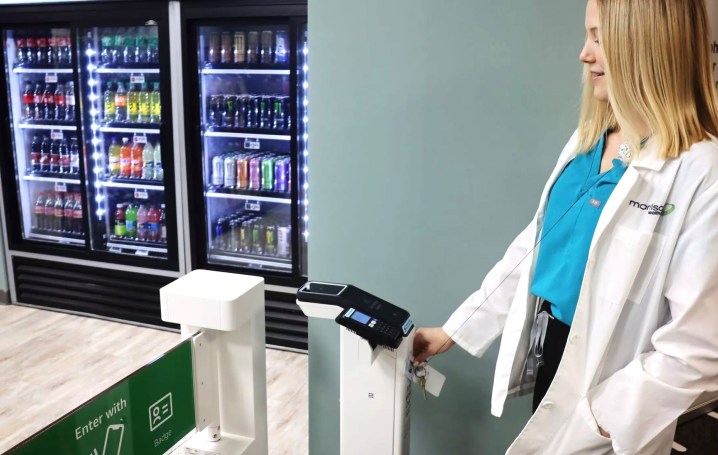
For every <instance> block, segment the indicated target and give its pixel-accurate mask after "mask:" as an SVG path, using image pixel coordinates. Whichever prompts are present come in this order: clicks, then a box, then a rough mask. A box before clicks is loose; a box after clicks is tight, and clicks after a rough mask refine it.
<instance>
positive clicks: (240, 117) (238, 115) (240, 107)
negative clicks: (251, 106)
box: [234, 96, 249, 128]
mask: <svg viewBox="0 0 718 455" xmlns="http://www.w3.org/2000/svg"><path fill="white" fill-rule="evenodd" d="M248 98H249V97H247V96H238V97H237V102H236V105H237V110H236V112H235V114H234V126H235V127H236V128H245V127H246V126H247V109H248Z"/></svg>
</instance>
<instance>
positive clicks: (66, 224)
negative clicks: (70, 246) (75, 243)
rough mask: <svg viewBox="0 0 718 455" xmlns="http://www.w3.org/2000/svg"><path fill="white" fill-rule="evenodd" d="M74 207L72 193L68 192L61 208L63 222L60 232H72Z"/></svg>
mask: <svg viewBox="0 0 718 455" xmlns="http://www.w3.org/2000/svg"><path fill="white" fill-rule="evenodd" d="M74 208H75V201H74V195H72V194H68V195H67V200H66V201H65V207H64V208H63V220H62V221H63V224H62V232H64V233H66V234H71V233H72V214H73V209H74Z"/></svg>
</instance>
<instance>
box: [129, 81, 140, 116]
mask: <svg viewBox="0 0 718 455" xmlns="http://www.w3.org/2000/svg"><path fill="white" fill-rule="evenodd" d="M139 116H140V92H139V90H137V84H130V91H129V92H127V118H128V120H129V121H130V122H137V121H138V118H139Z"/></svg>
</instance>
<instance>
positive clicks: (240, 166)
mask: <svg viewBox="0 0 718 455" xmlns="http://www.w3.org/2000/svg"><path fill="white" fill-rule="evenodd" d="M248 187H249V157H248V156H247V155H242V156H240V157H239V159H238V160H237V188H239V189H241V190H246V189H247V188H248Z"/></svg>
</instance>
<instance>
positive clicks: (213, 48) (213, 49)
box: [208, 32, 219, 63]
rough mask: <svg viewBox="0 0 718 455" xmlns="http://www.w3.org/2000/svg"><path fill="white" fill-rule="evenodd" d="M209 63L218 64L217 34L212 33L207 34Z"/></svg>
mask: <svg viewBox="0 0 718 455" xmlns="http://www.w3.org/2000/svg"><path fill="white" fill-rule="evenodd" d="M208 53H209V59H208V60H209V62H210V63H219V34H218V33H216V32H212V33H210V34H209V49H208Z"/></svg>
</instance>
